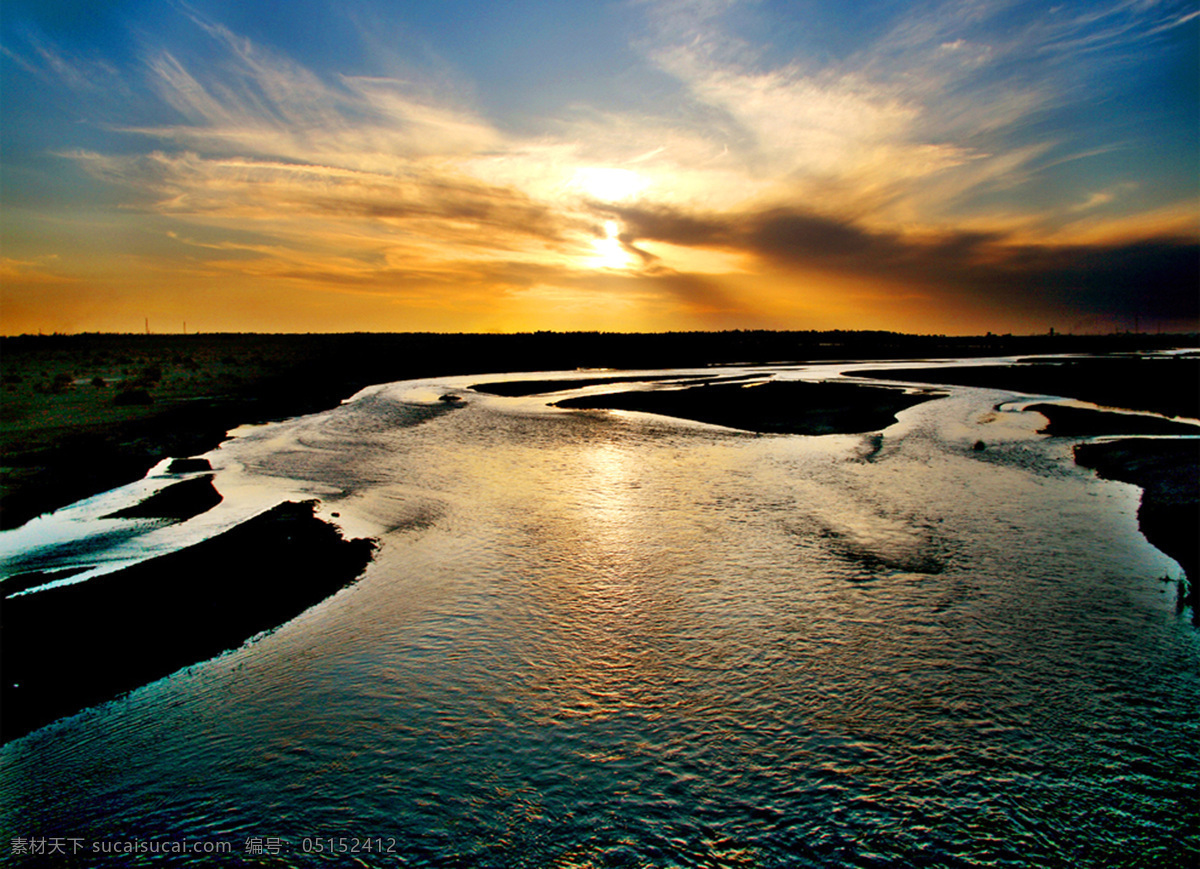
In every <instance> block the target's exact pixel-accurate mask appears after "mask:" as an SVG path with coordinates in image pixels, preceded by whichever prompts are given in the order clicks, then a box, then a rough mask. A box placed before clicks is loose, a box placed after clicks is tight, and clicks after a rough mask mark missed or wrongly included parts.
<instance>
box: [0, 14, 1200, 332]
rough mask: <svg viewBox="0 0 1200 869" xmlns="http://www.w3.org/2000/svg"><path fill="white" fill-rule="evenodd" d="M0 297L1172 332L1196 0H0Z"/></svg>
mask: <svg viewBox="0 0 1200 869" xmlns="http://www.w3.org/2000/svg"><path fill="white" fill-rule="evenodd" d="M0 15H2V28H0V38H2V43H0V47H2V56H0V70H2V75H3V79H2V82H0V88H2V89H0V109H2V112H3V115H2V119H3V124H2V129H0V146H2V151H0V164H2V172H3V174H2V178H0V182H2V186H0V197H2V201H0V205H2V214H0V281H2V284H0V286H2V287H3V290H2V292H3V295H2V299H0V331H2V332H3V333H5V334H14V333H22V332H37V331H39V330H41V331H45V332H52V331H64V332H74V331H119V332H129V331H141V330H142V329H143V327H144V323H145V321H146V320H147V319H148V320H149V323H150V328H151V329H152V330H154V331H160V332H176V331H180V330H181V329H182V328H183V324H184V323H185V322H186V324H187V328H188V331H209V332H211V331H260V332H263V331H273V332H274V331H288V332H292V331H355V330H371V331H414V330H420V331H424V330H435V331H527V330H535V329H553V330H575V329H601V330H621V331H662V330H690V329H734V328H743V329H747V328H772V329H832V328H841V329H895V330H900V331H908V332H941V333H951V334H955V333H957V334H962V333H973V332H984V331H988V330H991V331H996V332H1010V331H1011V332H1018V333H1029V332H1044V331H1046V330H1047V329H1048V328H1050V327H1053V328H1055V329H1056V330H1058V331H1076V332H1107V331H1112V330H1115V329H1131V328H1134V327H1135V325H1137V326H1139V327H1140V328H1142V329H1143V330H1159V329H1162V330H1179V329H1186V330H1195V329H1196V328H1197V316H1198V314H1197V308H1198V296H1200V289H1198V274H1200V180H1198V177H1200V146H1198V138H1200V136H1198V127H1200V94H1198V91H1200V6H1197V4H1196V2H1195V0H1187V2H1174V0H1113V2H1108V0H1089V2H1064V3H1061V4H1057V5H1054V4H1048V3H1034V2H1004V0H995V2H993V0H952V2H938V0H930V2H895V0H885V2H847V3H841V2H831V0H798V2H768V0H762V2H737V0H695V2H689V0H672V2H666V0H664V2H657V0H623V2H613V3H608V2H584V3H578V2H577V3H567V2H548V0H542V2H535V0H528V2H519V0H518V2H498V0H488V2H463V0H437V2H417V0H414V2H382V0H375V2H372V0H286V2H285V0H277V2H276V0H272V2H267V0H194V2H173V0H125V2H116V0H113V2H99V0H95V2H85V0H3V4H2V5H0Z"/></svg>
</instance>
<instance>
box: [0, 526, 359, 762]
mask: <svg viewBox="0 0 1200 869" xmlns="http://www.w3.org/2000/svg"><path fill="white" fill-rule="evenodd" d="M315 506H316V504H315V502H301V503H296V502H284V503H281V504H279V505H277V506H276V507H274V508H272V509H271V510H269V511H267V512H266V513H262V514H260V515H259V516H256V517H255V518H253V519H250V520H249V521H247V522H245V523H243V524H242V525H239V526H238V527H236V528H233V529H230V530H229V531H226V532H225V533H223V534H220V535H218V536H217V537H213V538H211V539H209V540H206V541H204V542H202V543H198V544H196V545H195V546H191V547H189V548H187V549H184V550H181V551H179V552H174V553H170V554H168V555H163V556H159V557H158V558H154V559H151V560H149V561H145V562H142V563H141V564H137V565H134V566H133V567H129V568H126V569H124V570H121V571H118V572H115V573H111V574H107V575H104V576H99V577H96V578H94V579H90V580H86V581H84V582H81V583H78V584H76V585H67V586H60V587H58V588H50V589H46V590H44V591H35V592H30V593H28V594H15V593H14V592H12V591H9V590H8V589H5V591H6V593H8V594H10V595H11V596H9V597H7V598H5V599H4V601H3V604H2V606H0V676H2V679H3V685H2V690H0V741H5V742H6V741H9V740H12V739H16V738H17V737H20V736H22V735H24V734H25V733H28V732H29V731H31V730H34V729H36V728H38V727H40V726H42V725H44V724H47V723H49V722H51V721H54V720H55V719H57V718H60V717H62V716H64V715H70V714H72V713H75V712H78V711H80V710H82V709H84V708H86V707H88V706H91V705H93V704H96V703H100V702H103V701H105V700H108V699H111V698H113V697H115V696H117V695H119V694H121V693H123V692H125V691H129V690H131V689H133V688H136V687H138V686H140V685H144V684H146V683H148V682H151V681H153V680H155V679H158V678H161V677H163V676H166V675H168V674H170V673H172V672H174V671H175V670H178V669H179V668H181V667H185V666H187V665H189V664H193V663H196V662H199V661H203V660H206V659H208V658H211V657H213V656H214V655H217V654H219V653H221V652H223V651H225V650H227V649H232V648H236V647H238V646H240V645H241V644H242V643H244V642H245V641H246V640H248V639H249V638H251V637H253V636H254V635H255V634H258V633H260V632H262V631H266V630H270V629H272V628H275V627H277V626H279V625H281V624H283V623H284V622H286V621H288V620H289V619H291V618H294V617H295V616H297V615H299V614H300V613H301V612H303V611H304V610H306V609H308V608H309V607H311V606H313V605H314V604H316V603H318V602H320V601H321V600H324V599H325V598H327V597H329V596H330V595H332V594H333V593H334V592H336V591H338V590H339V589H341V588H343V587H344V586H346V585H348V584H350V583H352V582H353V581H354V580H355V579H356V578H357V577H358V576H359V575H360V574H361V573H362V571H363V570H364V569H365V568H366V566H367V564H368V563H369V562H370V561H371V559H372V557H373V554H374V551H375V547H376V544H375V542H374V541H372V540H367V539H361V538H360V539H354V540H347V539H345V538H343V536H342V533H341V531H340V529H338V528H337V527H335V526H333V525H331V524H329V523H327V522H324V521H322V520H320V519H318V518H317V517H316V516H315V515H314V511H315ZM3 585H4V584H0V588H3Z"/></svg>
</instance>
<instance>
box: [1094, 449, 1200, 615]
mask: <svg viewBox="0 0 1200 869" xmlns="http://www.w3.org/2000/svg"><path fill="white" fill-rule="evenodd" d="M1075 461H1076V462H1078V463H1079V464H1081V465H1083V466H1084V467H1088V468H1092V469H1094V470H1095V471H1096V473H1098V474H1099V475H1100V476H1101V477H1104V478H1105V479H1109V480H1120V481H1121V482H1124V483H1132V484H1133V485H1135V486H1140V487H1141V488H1142V502H1141V505H1140V506H1139V507H1138V525H1139V526H1140V527H1141V529H1142V533H1143V534H1145V535H1146V539H1147V540H1149V541H1150V543H1151V544H1152V545H1154V546H1155V547H1156V548H1158V549H1160V550H1162V551H1163V552H1165V553H1166V554H1167V555H1169V556H1171V557H1172V558H1174V559H1175V560H1176V561H1178V562H1179V565H1180V566H1181V567H1182V568H1183V570H1184V573H1185V574H1186V575H1187V578H1188V582H1189V585H1190V586H1191V593H1190V597H1189V599H1188V600H1187V602H1188V603H1190V604H1191V605H1192V606H1193V607H1195V605H1196V579H1197V567H1198V566H1200V533H1198V529H1200V440H1165V439H1164V440H1148V439H1139V438H1132V439H1129V440H1119V441H1112V442H1109V443H1098V444H1079V445H1077V446H1076V447H1075Z"/></svg>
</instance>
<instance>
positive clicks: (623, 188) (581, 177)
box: [570, 166, 650, 202]
mask: <svg viewBox="0 0 1200 869" xmlns="http://www.w3.org/2000/svg"><path fill="white" fill-rule="evenodd" d="M649 185H650V180H649V179H648V178H646V177H645V176H644V175H641V174H639V173H637V172H634V171H633V170H632V169H614V168H612V167H610V166H585V167H582V168H579V169H576V170H575V174H574V176H572V178H571V184H570V186H571V187H572V188H574V189H576V190H581V191H582V192H583V193H585V194H587V195H588V196H590V197H592V198H593V199H598V200H600V201H601V202H621V201H623V200H626V199H632V198H633V197H634V196H637V195H638V194H639V193H641V192H642V191H643V190H645V189H646V188H647V187H648V186H649Z"/></svg>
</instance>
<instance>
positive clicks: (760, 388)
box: [554, 381, 940, 435]
mask: <svg viewBox="0 0 1200 869" xmlns="http://www.w3.org/2000/svg"><path fill="white" fill-rule="evenodd" d="M939 394H940V393H934V392H926V393H922V394H908V393H904V392H901V391H900V390H896V389H884V388H881V387H872V386H858V385H850V384H843V383H803V382H799V381H771V382H768V383H763V384H758V385H755V386H742V385H737V384H724V383H718V384H712V385H703V386H694V387H692V388H690V389H657V390H646V391H642V390H634V391H629V392H614V393H610V394H606V395H595V396H584V397H580V398H569V399H564V400H563V401H559V402H555V405H554V406H555V407H563V408H573V409H595V410H636V411H642V412H644V413H657V414H662V415H664V416H674V417H679V418H681V419H691V420H696V421H697V422H707V423H714V424H716V425H723V426H728V427H729V428H737V429H743V430H745V431H753V432H761V433H764V434H803V435H824V434H853V433H858V432H870V431H878V430H879V429H883V428H887V427H888V426H889V425H891V424H892V423H894V422H895V421H896V416H895V415H896V413H898V412H899V411H901V410H904V409H905V408H908V407H912V406H913V405H915V404H920V403H921V402H923V401H928V400H929V399H931V398H936V397H937V396H938V395H939Z"/></svg>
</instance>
